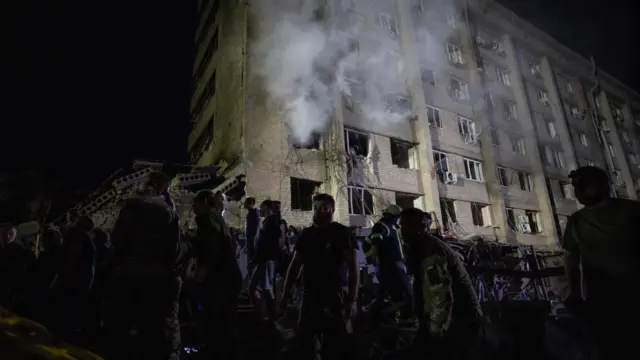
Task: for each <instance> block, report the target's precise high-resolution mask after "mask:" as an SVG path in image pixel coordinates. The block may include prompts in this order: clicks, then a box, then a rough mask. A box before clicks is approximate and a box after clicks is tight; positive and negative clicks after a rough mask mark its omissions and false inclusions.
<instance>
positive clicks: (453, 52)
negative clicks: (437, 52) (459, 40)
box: [445, 43, 464, 64]
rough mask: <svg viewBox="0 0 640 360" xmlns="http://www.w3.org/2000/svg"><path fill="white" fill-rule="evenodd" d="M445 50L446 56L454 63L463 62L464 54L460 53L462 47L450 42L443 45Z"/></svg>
mask: <svg viewBox="0 0 640 360" xmlns="http://www.w3.org/2000/svg"><path fill="white" fill-rule="evenodd" d="M445 49H446V51H447V58H448V59H449V61H451V62H452V63H454V64H464V56H463V55H462V48H461V47H460V46H457V45H453V44H451V43H447V44H446V45H445Z"/></svg>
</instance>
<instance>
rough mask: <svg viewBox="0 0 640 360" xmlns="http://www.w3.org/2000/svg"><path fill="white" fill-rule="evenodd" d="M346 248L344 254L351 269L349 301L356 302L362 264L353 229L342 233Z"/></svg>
mask: <svg viewBox="0 0 640 360" xmlns="http://www.w3.org/2000/svg"><path fill="white" fill-rule="evenodd" d="M342 237H343V239H341V240H342V243H343V244H344V248H343V250H342V254H343V257H344V261H345V262H346V263H347V269H348V270H349V288H348V292H347V301H348V302H355V301H356V300H357V298H358V287H359V286H360V266H359V264H358V246H357V244H356V239H355V238H354V237H353V235H352V234H351V230H350V229H349V228H346V229H345V231H344V233H343V234H342Z"/></svg>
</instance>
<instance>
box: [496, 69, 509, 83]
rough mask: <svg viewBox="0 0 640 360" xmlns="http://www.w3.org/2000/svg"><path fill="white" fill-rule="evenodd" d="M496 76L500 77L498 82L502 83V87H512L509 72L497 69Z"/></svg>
mask: <svg viewBox="0 0 640 360" xmlns="http://www.w3.org/2000/svg"><path fill="white" fill-rule="evenodd" d="M496 75H497V76H498V81H500V83H502V85H504V86H511V77H510V76H509V70H505V69H500V68H496Z"/></svg>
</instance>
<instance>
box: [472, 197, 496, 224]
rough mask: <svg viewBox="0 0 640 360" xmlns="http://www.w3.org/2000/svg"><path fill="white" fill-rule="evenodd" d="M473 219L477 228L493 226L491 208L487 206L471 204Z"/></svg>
mask: <svg viewBox="0 0 640 360" xmlns="http://www.w3.org/2000/svg"><path fill="white" fill-rule="evenodd" d="M471 219H472V220H473V225H475V226H488V225H491V208H490V207H489V205H486V204H479V203H474V202H472V203H471Z"/></svg>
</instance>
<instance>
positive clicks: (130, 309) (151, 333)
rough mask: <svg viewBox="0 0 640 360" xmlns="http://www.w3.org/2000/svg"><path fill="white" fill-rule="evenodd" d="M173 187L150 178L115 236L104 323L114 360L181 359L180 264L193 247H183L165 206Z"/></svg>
mask: <svg viewBox="0 0 640 360" xmlns="http://www.w3.org/2000/svg"><path fill="white" fill-rule="evenodd" d="M169 182H170V179H169V178H168V177H167V176H166V175H165V174H163V173H159V172H153V173H150V174H149V177H148V180H147V181H146V182H145V183H144V185H143V186H142V189H141V191H140V194H139V196H137V197H135V198H133V199H131V200H129V201H128V202H127V203H126V204H125V205H124V206H123V208H122V210H121V211H120V215H119V216H118V219H117V221H116V224H115V225H114V228H113V231H112V234H111V243H112V248H111V254H110V256H111V259H108V260H107V261H108V262H109V267H110V269H111V278H110V281H109V283H110V288H109V290H110V294H108V297H109V301H110V303H109V305H108V307H109V313H108V316H107V318H106V320H109V322H110V325H109V326H108V327H109V332H110V335H111V341H110V344H112V345H111V346H113V347H114V348H115V349H113V350H115V352H116V354H114V359H178V358H179V355H180V351H181V349H180V327H179V322H178V306H179V305H178V299H179V295H180V288H181V285H182V281H181V279H180V276H179V273H178V269H177V263H178V261H179V260H180V259H181V257H182V256H184V254H185V253H186V252H187V251H188V249H189V244H187V243H183V242H181V241H180V228H179V220H178V216H177V214H176V213H175V212H174V210H173V207H172V204H170V203H169V202H168V201H167V190H168V188H169ZM131 335H136V339H135V340H134V341H133V342H131V341H129V340H130V336H131Z"/></svg>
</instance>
